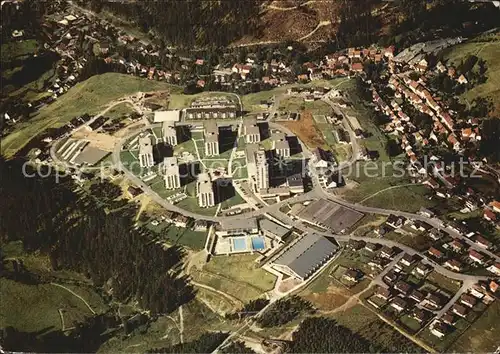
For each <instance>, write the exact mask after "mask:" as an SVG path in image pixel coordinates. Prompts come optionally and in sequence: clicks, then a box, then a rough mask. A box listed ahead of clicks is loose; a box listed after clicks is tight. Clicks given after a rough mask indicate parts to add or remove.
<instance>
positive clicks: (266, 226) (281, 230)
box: [259, 218, 291, 242]
mask: <svg viewBox="0 0 500 354" xmlns="http://www.w3.org/2000/svg"><path fill="white" fill-rule="evenodd" d="M259 228H260V231H261V232H262V234H263V235H264V236H267V237H269V238H272V239H277V240H279V241H280V242H281V241H283V239H284V238H286V237H287V236H288V235H289V234H290V232H291V230H290V229H289V228H286V227H284V226H282V225H280V224H278V223H275V222H274V221H272V220H269V219H267V218H264V219H260V220H259Z"/></svg>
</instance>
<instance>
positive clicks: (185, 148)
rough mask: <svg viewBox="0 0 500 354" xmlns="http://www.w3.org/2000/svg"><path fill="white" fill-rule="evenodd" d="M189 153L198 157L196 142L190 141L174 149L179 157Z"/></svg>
mask: <svg viewBox="0 0 500 354" xmlns="http://www.w3.org/2000/svg"><path fill="white" fill-rule="evenodd" d="M184 152H188V153H190V154H191V155H193V156H195V157H196V148H195V147H194V141H193V140H188V141H185V142H183V143H181V144H179V145H176V146H175V147H174V154H175V155H177V156H180V155H182V153H184Z"/></svg>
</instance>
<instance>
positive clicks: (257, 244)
mask: <svg viewBox="0 0 500 354" xmlns="http://www.w3.org/2000/svg"><path fill="white" fill-rule="evenodd" d="M252 248H253V249H254V250H256V251H261V250H263V249H264V248H266V246H265V244H264V238H263V237H252Z"/></svg>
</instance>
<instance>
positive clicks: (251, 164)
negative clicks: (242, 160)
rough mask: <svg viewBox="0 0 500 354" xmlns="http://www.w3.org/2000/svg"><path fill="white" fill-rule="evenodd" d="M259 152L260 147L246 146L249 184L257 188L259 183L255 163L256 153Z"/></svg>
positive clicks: (255, 145)
mask: <svg viewBox="0 0 500 354" xmlns="http://www.w3.org/2000/svg"><path fill="white" fill-rule="evenodd" d="M257 151H259V145H257V144H247V145H246V146H245V157H246V160H247V173H248V182H249V183H250V185H251V186H253V187H255V185H256V183H257V164H256V162H255V153H256V152H257Z"/></svg>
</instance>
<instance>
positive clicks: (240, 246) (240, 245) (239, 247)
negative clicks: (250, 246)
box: [233, 238, 247, 251]
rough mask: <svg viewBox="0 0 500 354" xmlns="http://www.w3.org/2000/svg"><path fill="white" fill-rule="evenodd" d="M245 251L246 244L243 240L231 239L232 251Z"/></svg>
mask: <svg viewBox="0 0 500 354" xmlns="http://www.w3.org/2000/svg"><path fill="white" fill-rule="evenodd" d="M246 249H247V243H246V241H245V239H244V238H233V250H235V251H244V250H246Z"/></svg>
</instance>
